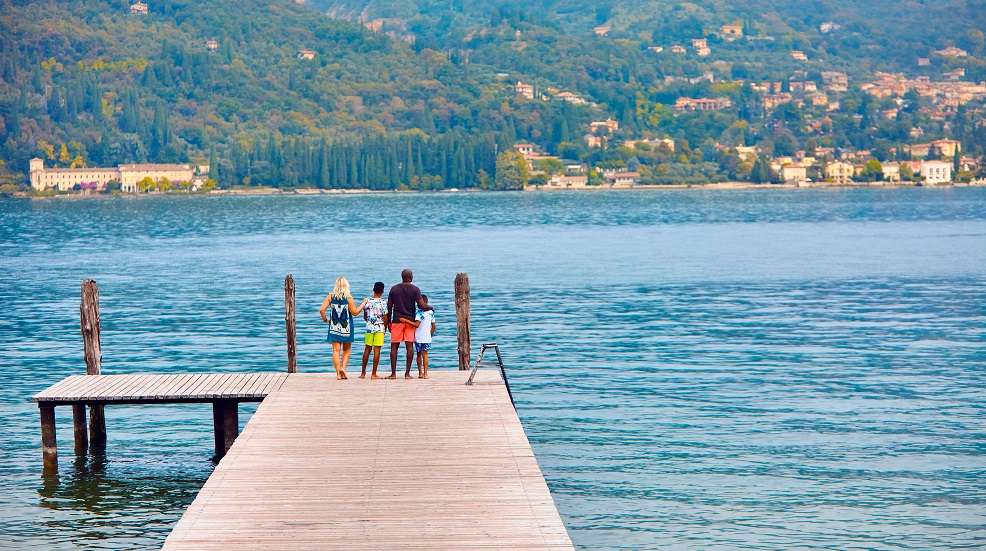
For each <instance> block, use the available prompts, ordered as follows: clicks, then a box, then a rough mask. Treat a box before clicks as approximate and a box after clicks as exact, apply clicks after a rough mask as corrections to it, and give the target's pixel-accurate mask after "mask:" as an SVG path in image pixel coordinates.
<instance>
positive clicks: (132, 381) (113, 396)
mask: <svg viewBox="0 0 986 551" xmlns="http://www.w3.org/2000/svg"><path fill="white" fill-rule="evenodd" d="M143 380H144V375H143V374H138V373H135V374H133V375H128V376H127V379H126V382H125V384H123V385H120V386H119V387H115V388H114V389H113V391H112V393H107V394H106V395H104V396H105V398H106V399H107V400H117V399H122V398H123V397H125V396H129V395H130V393H131V391H132V390H133V389H135V388H137V387H138V386H139V385H140V384H141V382H142V381H143Z"/></svg>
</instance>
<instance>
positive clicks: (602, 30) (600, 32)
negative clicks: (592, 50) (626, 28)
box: [592, 25, 612, 36]
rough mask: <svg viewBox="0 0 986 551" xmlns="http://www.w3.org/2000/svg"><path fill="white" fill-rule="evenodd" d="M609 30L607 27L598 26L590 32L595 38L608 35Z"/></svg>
mask: <svg viewBox="0 0 986 551" xmlns="http://www.w3.org/2000/svg"><path fill="white" fill-rule="evenodd" d="M610 30H612V28H611V27H610V26H609V25H599V26H598V27H594V28H593V29H592V32H593V34H595V35H596V36H606V35H608V34H609V31H610Z"/></svg>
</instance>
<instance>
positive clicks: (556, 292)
mask: <svg viewBox="0 0 986 551" xmlns="http://www.w3.org/2000/svg"><path fill="white" fill-rule="evenodd" d="M0 255H2V256H0V258H2V261H0V304H2V309H0V381H2V388H3V392H2V393H0V408H2V409H0V414H2V415H0V420H2V423H3V425H2V430H0V449H2V450H3V452H2V453H3V459H2V463H0V482H2V488H3V492H0V547H2V548H11V549H21V548H35V549H60V548H64V549H73V548H87V549H100V548H105V549H137V548H149V547H154V546H157V545H160V544H161V542H163V540H164V538H165V537H166V536H167V534H168V532H169V530H170V528H171V526H172V525H173V524H174V522H175V521H176V519H177V518H178V517H179V516H180V515H181V513H182V512H183V510H184V508H185V507H186V506H187V505H188V504H189V503H190V502H191V501H192V499H193V498H194V496H195V494H196V492H197V490H198V488H199V487H200V486H201V484H202V483H203V481H204V480H205V479H206V478H207V477H208V476H209V473H210V472H211V470H212V468H213V464H212V463H211V461H210V455H211V451H212V450H211V447H212V432H211V431H212V425H211V423H212V419H211V409H210V407H209V406H208V405H170V406H160V407H152V406H132V407H123V406H121V407H110V408H108V409H107V425H108V430H109V443H108V452H107V455H106V457H105V458H103V459H99V460H88V461H82V462H76V461H75V459H74V457H73V455H72V447H71V414H70V411H69V409H68V408H59V409H64V410H65V411H60V412H59V417H58V422H59V435H58V437H59V444H60V450H61V454H60V458H59V461H60V465H59V476H58V477H57V478H49V479H45V478H43V477H42V476H41V454H40V448H39V446H40V443H39V440H40V438H39V430H38V413H37V408H36V407H35V406H34V405H33V404H32V403H30V402H29V397H30V396H31V394H33V393H35V392H37V391H39V390H41V389H42V388H44V387H45V386H47V385H49V384H52V383H53V382H55V381H57V380H59V379H61V378H62V377H64V376H67V375H71V374H76V373H81V372H83V371H84V365H83V362H82V355H81V351H80V350H81V343H80V337H79V330H78V323H79V321H78V300H79V283H80V281H81V280H82V279H83V278H85V277H93V278H95V279H96V280H98V282H99V285H100V292H101V307H102V321H103V354H104V366H103V369H104V372H105V373H132V372H180V371H227V370H228V371H260V370H281V369H283V368H284V364H285V361H284V345H283V303H282V300H283V290H282V281H283V277H284V275H285V274H286V273H289V272H290V273H292V274H294V276H295V278H296V281H297V286H298V305H299V327H298V331H299V341H300V342H299V354H300V360H299V363H300V368H301V369H302V370H303V371H316V370H323V371H324V370H327V369H330V367H329V358H328V355H327V351H326V346H325V344H324V343H323V342H322V341H323V338H324V332H323V331H324V326H323V325H322V324H321V322H320V320H319V319H318V314H317V309H318V306H319V304H320V301H321V298H322V297H323V296H324V294H325V293H326V292H327V291H328V290H329V287H330V283H331V280H332V279H333V278H334V277H335V276H336V275H338V274H344V275H346V276H348V277H349V279H350V280H351V281H352V282H353V285H354V287H355V289H356V290H357V291H358V293H357V294H358V295H359V294H362V293H363V291H364V290H369V288H370V287H371V285H372V284H373V282H374V281H375V280H377V279H381V280H383V281H385V282H386V283H387V284H388V285H389V284H391V283H394V282H395V281H396V280H397V279H398V273H399V271H400V269H401V268H402V267H404V266H412V267H413V268H415V281H416V282H417V283H418V284H419V285H420V286H421V287H422V289H423V290H424V291H425V292H426V293H428V294H429V295H431V296H432V297H433V300H432V302H433V303H434V304H435V305H436V307H437V319H438V326H439V333H438V337H437V339H436V345H435V348H434V350H433V352H432V363H433V365H434V366H435V368H436V369H438V368H450V367H452V366H454V362H455V345H454V341H455V336H454V313H453V308H452V304H451V294H452V281H453V277H454V275H455V272H457V271H466V272H469V274H470V277H471V281H472V288H473V308H474V323H475V326H474V328H473V331H474V333H475V336H474V339H475V342H481V341H484V340H488V339H493V338H496V339H497V340H499V342H500V343H502V346H503V349H504V354H505V357H506V362H507V369H508V373H509V374H510V381H511V385H512V386H513V389H514V394H515V397H516V398H517V407H518V411H519V413H520V416H521V419H522V421H523V423H524V426H525V428H526V430H527V433H528V436H529V438H530V440H531V442H532V444H533V446H534V449H535V451H536V453H537V456H538V460H539V462H540V464H541V467H542V469H543V471H544V473H545V476H546V478H547V480H548V483H549V485H550V487H551V490H552V493H553V495H554V498H555V501H556V503H557V504H558V507H559V510H560V511H561V513H562V516H563V517H564V520H565V522H566V524H567V526H568V529H569V531H570V533H571V536H572V539H573V540H574V541H575V543H576V544H577V545H578V546H579V547H580V548H584V549H616V548H621V549H625V548H639V549H656V548H702V549H715V548H721V549H730V548H759V549H787V548H795V547H797V548H838V549H850V548H866V549H892V548H914V549H930V548H935V549H944V548H981V547H982V546H983V545H984V543H986V383H984V377H986V189H900V190H845V189H839V190H768V191H763V190H751V191H702V190H687V191H658V192H598V193H550V194H537V193H532V194H520V193H516V194H511V193H504V194H434V195H374V196H321V197H252V198H247V197H190V198H152V199H114V200H79V201H34V202H29V201H13V200H6V201H0ZM350 369H353V367H352V366H351V367H350ZM397 384H405V383H403V382H399V383H397ZM407 384H413V383H407ZM249 411H251V408H250V407H247V406H243V407H241V421H242V422H245V421H246V420H247V419H248V417H249V415H248V413H249ZM365 414H366V412H356V411H354V412H353V415H365ZM464 461H468V459H464ZM395 468H404V467H402V466H396V465H395ZM359 469H360V465H355V464H354V465H352V466H351V470H350V474H351V476H359V474H358V473H359ZM436 514H440V512H438V511H436Z"/></svg>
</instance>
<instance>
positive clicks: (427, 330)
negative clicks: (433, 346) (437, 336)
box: [414, 310, 435, 343]
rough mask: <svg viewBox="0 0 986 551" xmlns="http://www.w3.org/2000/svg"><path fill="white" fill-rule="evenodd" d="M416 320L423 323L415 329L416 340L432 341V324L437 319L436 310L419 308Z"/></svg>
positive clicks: (415, 316) (422, 341)
mask: <svg viewBox="0 0 986 551" xmlns="http://www.w3.org/2000/svg"><path fill="white" fill-rule="evenodd" d="M414 321H420V322H421V325H419V326H418V328H417V329H415V330H414V342H420V343H429V342H431V324H432V323H433V322H434V321H435V311H434V310H427V311H424V310H418V313H417V314H415V315H414Z"/></svg>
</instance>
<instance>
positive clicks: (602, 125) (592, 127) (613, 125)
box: [589, 119, 620, 134]
mask: <svg viewBox="0 0 986 551" xmlns="http://www.w3.org/2000/svg"><path fill="white" fill-rule="evenodd" d="M619 129H620V123H618V122H616V121H615V120H613V119H606V120H604V121H592V122H590V123H589V132H592V133H593V134H596V133H599V132H605V133H606V134H613V133H614V132H616V131H617V130H619Z"/></svg>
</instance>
